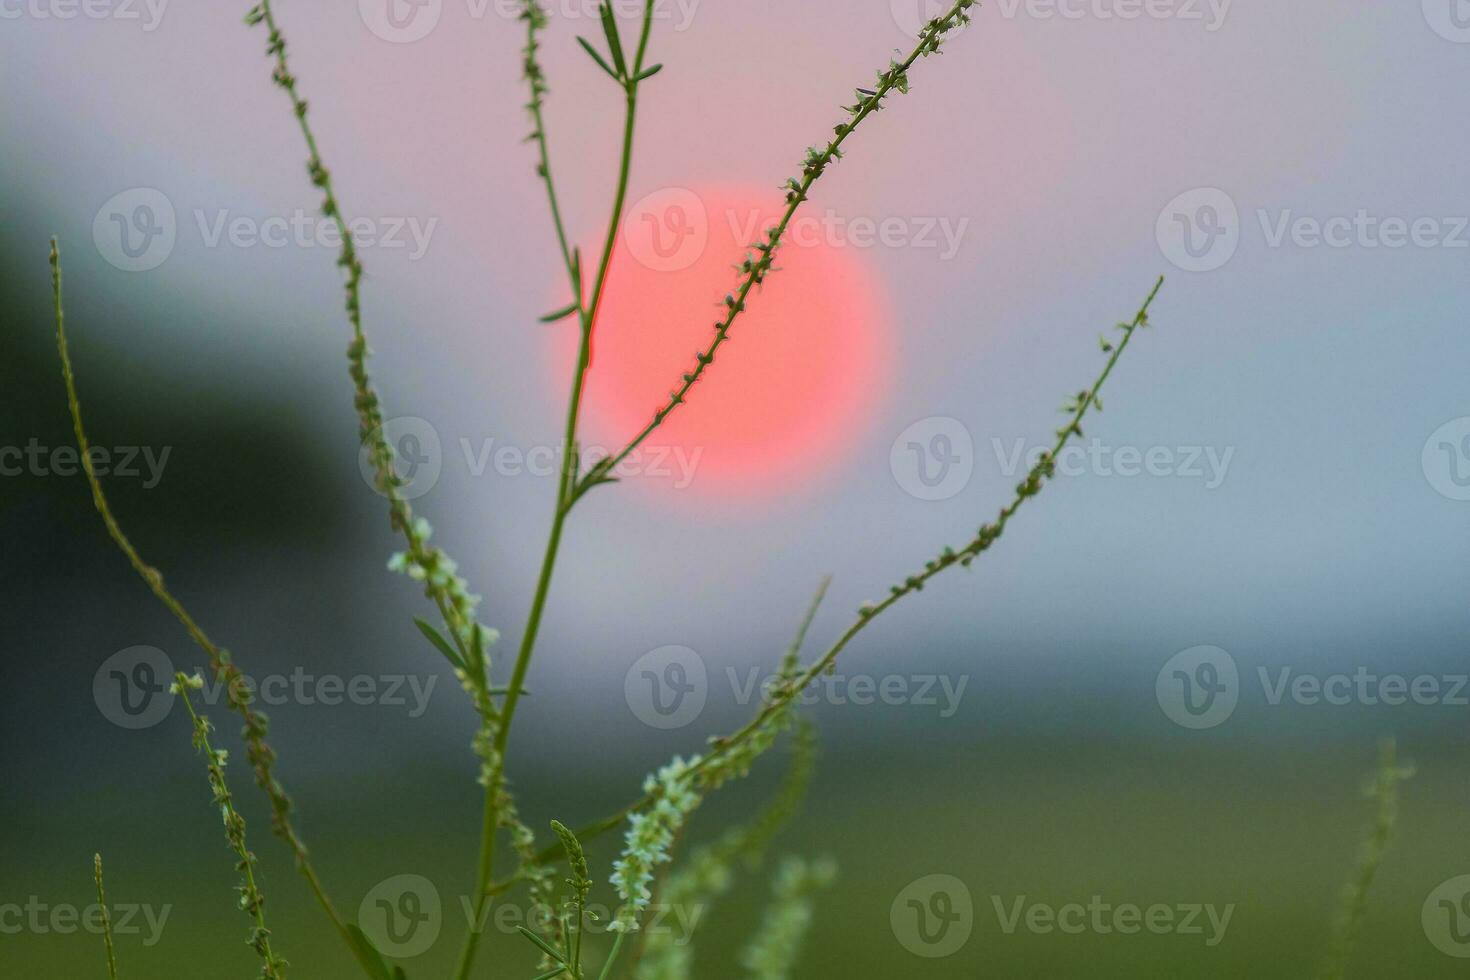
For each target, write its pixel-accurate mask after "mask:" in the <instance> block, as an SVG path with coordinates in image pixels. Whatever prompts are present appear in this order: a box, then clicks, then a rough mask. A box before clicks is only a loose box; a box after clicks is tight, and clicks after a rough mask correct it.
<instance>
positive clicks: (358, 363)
mask: <svg viewBox="0 0 1470 980" xmlns="http://www.w3.org/2000/svg"><path fill="white" fill-rule="evenodd" d="M245 22H246V24H248V25H250V26H252V27H254V26H257V25H264V27H265V28H266V30H267V32H268V41H267V45H266V53H267V54H268V55H269V56H270V57H271V58H273V59H274V61H275V70H274V71H273V72H272V73H271V79H272V81H274V82H275V84H276V85H277V86H278V87H279V88H280V89H281V90H282V91H284V92H285V93H286V95H287V96H288V97H289V98H290V100H291V108H292V111H293V114H294V115H295V116H296V122H297V125H298V127H299V128H300V130H301V137H302V139H303V140H304V141H305V143H306V151H307V164H306V166H307V173H308V175H309V176H310V178H311V182H312V184H313V185H314V186H315V187H316V188H317V189H318V190H320V191H321V194H322V203H321V212H322V214H323V215H325V216H326V217H327V218H328V219H329V220H331V221H332V222H333V223H334V224H335V225H336V229H337V234H338V237H339V238H340V239H341V241H342V248H341V251H340V253H339V254H338V257H337V264H338V265H339V266H340V267H341V268H342V269H343V270H345V273H346V277H345V280H344V282H343V292H344V297H345V300H344V305H345V307H346V311H347V319H348V321H349V322H350V324H351V326H352V340H351V343H350V344H349V345H348V348H347V359H348V370H349V373H350V374H351V376H352V382H353V388H354V392H355V398H354V406H355V407H356V409H357V416H358V428H359V434H360V436H361V439H362V442H363V444H364V445H365V446H366V447H367V448H368V451H369V455H370V457H371V461H372V465H373V473H374V480H375V485H376V486H377V489H378V491H379V492H380V493H381V494H382V495H383V496H384V497H385V498H386V499H387V501H388V513H389V520H390V523H391V524H392V526H393V529H394V530H395V531H397V532H399V533H400V534H401V535H402V536H403V538H404V541H405V542H406V544H407V546H408V550H407V551H406V552H405V553H404V554H402V555H397V556H395V557H394V559H393V561H392V562H390V563H389V567H390V568H393V569H395V570H398V571H403V572H405V573H407V574H408V575H409V576H410V577H411V578H413V579H415V580H416V581H420V582H422V583H423V586H424V594H425V595H426V596H427V597H428V598H429V599H430V600H432V601H433V603H434V604H435V606H436V607H437V608H438V610H439V614H440V616H442V617H443V619H444V622H445V623H446V624H447V625H448V626H449V632H450V636H451V639H452V640H453V642H454V644H455V647H456V648H457V649H458V652H459V654H460V657H461V660H462V661H463V662H464V663H465V665H466V668H467V669H465V670H464V671H462V672H463V673H465V674H466V675H467V676H466V677H462V678H461V680H462V681H464V682H465V683H466V686H467V687H469V689H470V692H471V695H472V696H473V697H474V699H475V704H476V708H477V709H478V710H480V711H481V713H482V714H483V713H493V712H494V710H495V709H494V705H493V703H492V702H491V700H490V682H489V678H488V674H489V664H488V661H487V659H486V658H484V657H480V658H478V659H477V658H475V657H472V655H471V651H472V650H474V649H476V648H477V644H478V645H479V648H480V649H483V647H484V646H488V645H489V644H490V643H492V642H494V635H493V631H489V630H486V629H485V628H484V627H482V626H480V624H479V622H478V621H477V619H476V617H475V607H476V606H477V605H478V604H479V597H478V596H475V595H472V594H471V593H470V592H469V590H468V583H467V582H465V580H464V579H463V578H461V577H460V576H459V575H458V574H457V570H458V566H457V564H456V563H455V562H454V560H453V559H452V558H450V557H449V555H447V554H446V553H445V552H444V551H443V550H442V549H440V548H437V547H434V546H432V545H430V544H429V537H430V535H431V534H432V533H433V529H432V528H431V527H430V526H429V523H428V522H427V521H425V520H424V519H423V518H422V517H419V518H415V517H414V513H413V508H412V507H411V506H410V505H409V503H408V501H407V500H405V499H404V497H403V494H402V491H401V487H402V486H403V480H402V478H400V477H399V476H398V473H397V471H396V469H395V468H394V460H395V454H394V450H393V446H392V445H391V444H390V443H389V441H388V437H387V434H386V432H385V431H384V420H383V411H382V407H381V405H382V402H381V399H380V398H379V397H378V392H377V390H376V388H374V386H373V382H372V378H371V376H370V375H369V373H368V369H367V360H368V356H369V355H370V353H371V351H370V350H369V349H368V343H367V335H366V334H365V333H364V332H363V326H362V277H363V267H362V262H361V261H360V260H359V259H358V256H357V247H356V245H355V244H354V243H353V238H352V233H351V231H350V229H349V228H348V224H347V218H346V215H345V214H344V213H343V210H342V207H341V205H340V204H339V203H338V200H337V194H336V190H335V187H334V184H333V182H332V174H331V171H329V170H328V169H327V167H326V164H325V163H324V162H323V160H322V156H321V152H320V151H319V149H318V148H317V141H316V135H315V134H314V133H313V131H312V128H311V124H310V123H309V122H308V121H307V104H306V100H305V99H304V98H302V96H301V94H300V92H299V90H298V87H297V82H296V76H295V75H293V74H292V73H291V66H290V63H289V62H288V60H287V57H286V39H285V36H284V35H283V34H282V33H281V30H280V27H279V26H278V25H277V23H276V17H275V11H274V9H273V8H272V6H271V2H270V0H261V2H260V3H258V4H256V5H255V6H254V7H252V8H251V9H250V12H249V13H248V14H246V17H245Z"/></svg>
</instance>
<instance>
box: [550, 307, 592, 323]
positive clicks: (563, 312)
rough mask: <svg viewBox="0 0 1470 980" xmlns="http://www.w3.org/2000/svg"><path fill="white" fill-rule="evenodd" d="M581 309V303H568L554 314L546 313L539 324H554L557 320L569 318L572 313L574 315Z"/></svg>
mask: <svg viewBox="0 0 1470 980" xmlns="http://www.w3.org/2000/svg"><path fill="white" fill-rule="evenodd" d="M581 308H582V304H581V303H568V304H567V305H566V306H563V307H562V308H561V309H559V310H557V311H556V312H555V313H548V314H546V315H545V316H543V317H542V318H541V322H542V323H555V322H556V321H558V320H565V319H566V318H567V317H569V316H571V315H572V314H573V313H576V312H577V311H578V310H580V309H581Z"/></svg>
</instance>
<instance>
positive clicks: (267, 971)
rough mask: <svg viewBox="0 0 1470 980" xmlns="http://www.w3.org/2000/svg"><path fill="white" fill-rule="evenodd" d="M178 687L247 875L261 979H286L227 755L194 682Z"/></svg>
mask: <svg viewBox="0 0 1470 980" xmlns="http://www.w3.org/2000/svg"><path fill="white" fill-rule="evenodd" d="M193 683H194V684H198V685H202V683H203V682H202V681H201V680H198V679H196V680H195V681H194V682H193ZM174 688H175V689H176V691H177V692H178V697H179V700H181V701H183V702H184V708H185V709H186V710H187V711H188V712H189V720H190V721H191V722H192V723H193V726H194V745H195V747H196V748H198V749H199V751H200V752H201V753H203V755H204V758H205V760H206V765H207V766H208V768H209V786H210V789H211V790H213V791H214V803H215V805H216V806H218V807H219V809H220V815H221V816H222V817H223V818H224V823H225V838H226V839H227V840H228V841H229V844H230V848H231V849H232V850H233V851H234V852H235V856H236V857H237V858H239V861H237V862H236V864H235V868H236V870H238V871H239V872H240V873H241V874H242V875H244V879H245V880H244V882H243V883H242V884H241V886H240V908H241V910H242V911H244V912H245V913H246V914H247V915H249V916H250V918H251V921H253V922H254V923H255V929H254V931H253V932H252V933H251V936H250V947H251V948H252V949H254V950H255V951H256V953H257V954H258V955H259V956H260V958H261V961H262V963H263V964H264V965H263V967H262V970H261V977H262V978H264V980H284V977H285V973H284V970H285V961H284V960H282V959H280V958H279V957H277V956H276V954H275V952H274V951H273V950H272V949H271V940H270V935H271V931H270V929H268V928H266V924H265V897H264V896H263V895H261V893H260V887H259V886H258V885H257V884H256V881H255V861H256V858H255V855H254V854H253V853H251V851H250V848H249V847H248V846H247V845H246V843H245V818H244V817H242V816H240V814H239V812H238V811H237V810H236V809H235V798H234V796H233V795H232V794H231V793H230V788H229V785H228V784H227V783H226V782H225V767H224V758H225V757H224V753H222V752H216V751H215V749H214V746H213V745H211V744H210V742H209V730H210V728H211V725H210V724H209V719H208V718H202V717H200V715H199V713H198V712H196V711H195V710H194V700H193V698H191V697H190V696H189V690H190V681H189V678H187V677H186V676H185V675H184V674H182V673H180V674H176V675H175V677H174Z"/></svg>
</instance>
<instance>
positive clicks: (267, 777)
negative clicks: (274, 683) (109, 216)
mask: <svg viewBox="0 0 1470 980" xmlns="http://www.w3.org/2000/svg"><path fill="white" fill-rule="evenodd" d="M51 287H52V294H53V297H54V299H55V315H56V347H57V350H58V352H59V353H60V355H61V373H62V378H63V380H64V381H65V382H66V401H67V408H68V409H69V411H70V412H71V422H72V431H73V433H74V434H75V437H76V441H77V451H78V452H79V453H80V455H81V460H82V470H83V472H85V473H86V476H87V483H88V485H89V486H90V487H91V489H92V503H93V504H94V505H95V506H96V508H97V513H98V514H100V515H101V516H102V523H103V524H104V525H105V526H106V528H107V533H108V535H109V536H110V537H111V538H112V540H113V543H115V544H116V545H117V547H118V550H120V551H121V552H122V553H123V555H124V556H125V557H126V558H127V559H128V562H129V564H131V565H132V566H133V569H134V570H135V571H136V572H137V573H138V575H139V576H140V577H141V578H142V579H143V581H144V582H145V583H147V585H148V588H149V589H150V590H152V592H153V594H154V595H155V596H156V597H157V598H158V600H159V601H160V602H162V603H163V604H164V606H166V607H167V608H168V610H169V612H171V613H173V615H174V618H175V619H177V620H178V621H179V623H180V624H181V625H182V626H183V627H184V630H185V631H186V632H187V633H188V634H189V636H190V638H191V639H192V640H193V641H194V643H195V644H196V645H197V646H198V647H199V648H200V649H201V650H203V651H204V653H205V655H206V656H207V657H208V658H209V664H210V669H211V670H212V671H213V673H214V676H215V679H216V680H218V681H220V682H222V683H223V684H224V685H225V690H226V691H227V692H229V702H230V707H231V709H233V710H234V711H235V713H236V714H238V715H239V716H240V718H241V720H243V721H244V722H245V729H244V731H245V741H246V745H247V748H248V750H249V757H250V763H251V765H252V766H253V767H254V770H255V783H256V785H257V786H259V787H260V788H261V790H262V791H263V792H264V793H265V794H266V796H267V797H268V798H269V799H270V802H271V830H272V832H273V833H274V834H275V835H276V836H277V837H279V838H280V839H281V840H282V841H284V842H285V843H286V846H287V847H289V848H290V849H291V852H292V854H294V855H295V857H296V867H297V870H299V871H300V872H301V876H302V877H303V878H305V879H306V883H307V886H308V887H309V888H310V889H311V893H312V895H313V896H315V898H316V901H317V904H318V905H320V906H321V908H322V911H323V912H325V913H326V915H327V918H329V919H331V920H332V925H333V926H334V927H335V928H336V930H337V932H338V934H339V935H341V936H342V940H343V942H346V943H347V944H348V946H349V948H353V949H354V951H355V947H354V946H353V944H352V940H351V937H350V936H349V935H348V932H347V925H346V923H345V922H343V920H342V917H341V915H339V914H338V912H337V909H336V907H335V906H334V905H333V904H332V900H331V899H330V898H329V897H328V896H327V891H326V888H325V887H324V886H323V885H322V881H321V878H320V877H319V876H318V875H317V872H316V868H315V867H313V865H312V863H311V860H310V858H309V856H308V852H307V849H306V845H305V843H303V842H302V840H301V837H300V835H299V834H298V833H297V832H296V829H295V827H294V826H293V825H292V823H291V816H290V813H291V809H292V804H291V799H290V797H289V796H287V795H286V791H285V788H284V787H282V786H281V784H280V782H279V781H277V780H276V778H275V769H274V766H275V752H274V751H273V750H272V749H271V747H270V746H269V745H267V744H266V742H265V734H266V731H267V723H266V719H265V716H264V715H262V714H260V713H259V712H257V711H255V710H254V709H253V708H252V707H251V706H250V702H249V701H248V700H247V699H246V698H245V697H243V696H241V695H240V694H239V691H240V686H239V681H240V678H241V674H240V670H239V668H238V667H236V666H235V663H234V660H233V659H232V658H231V657H230V655H229V652H228V651H227V650H224V649H223V648H221V647H219V646H216V645H215V643H214V641H213V640H211V639H210V638H209V636H208V635H207V634H206V633H205V632H204V630H203V629H202V628H201V627H200V626H199V624H198V623H196V622H195V621H194V617H192V616H190V615H189V611H188V610H187V609H185V608H184V606H183V604H182V603H180V602H179V600H178V599H176V598H174V596H173V593H171V592H170V591H169V590H168V588H167V586H165V585H164V581H163V575H162V574H161V573H160V572H159V571H158V569H156V568H154V567H152V566H151V565H149V564H148V563H147V562H145V561H144V560H143V557H142V555H140V554H139V553H138V550H137V549H136V548H134V547H133V543H132V542H131V541H130V540H129V539H128V536H127V535H126V534H124V533H123V529H122V527H121V525H119V524H118V522H117V519H116V518H115V517H114V516H113V514H112V508H111V507H110V506H109V505H108V503H107V497H106V495H105V494H103V492H102V482H101V480H99V479H98V478H97V471H96V468H95V467H94V466H93V464H92V455H91V453H90V452H89V451H88V448H89V445H90V444H89V443H88V441H87V433H86V430H85V429H84V428H83V426H82V406H81V402H80V400H79V399H78V397H77V384H76V376H75V374H74V373H73V371H72V364H71V352H70V349H69V347H68V346H67V342H66V317H65V314H64V311H63V310H62V305H61V252H60V249H59V248H58V246H57V242H56V239H55V238H53V239H51ZM359 962H362V964H363V966H364V968H367V967H368V963H367V962H366V961H364V960H361V959H359Z"/></svg>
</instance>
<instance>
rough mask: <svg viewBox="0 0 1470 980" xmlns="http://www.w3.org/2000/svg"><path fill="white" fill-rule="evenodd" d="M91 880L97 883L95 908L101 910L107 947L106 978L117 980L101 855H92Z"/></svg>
mask: <svg viewBox="0 0 1470 980" xmlns="http://www.w3.org/2000/svg"><path fill="white" fill-rule="evenodd" d="M92 880H93V881H95V882H97V907H98V908H100V909H101V910H102V942H103V943H104V944H105V945H106V946H107V977H108V980H117V952H116V950H115V949H114V948H113V945H112V915H111V913H109V912H108V911H107V894H106V892H105V891H104V890H103V888H102V855H101V854H93V855H92Z"/></svg>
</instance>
